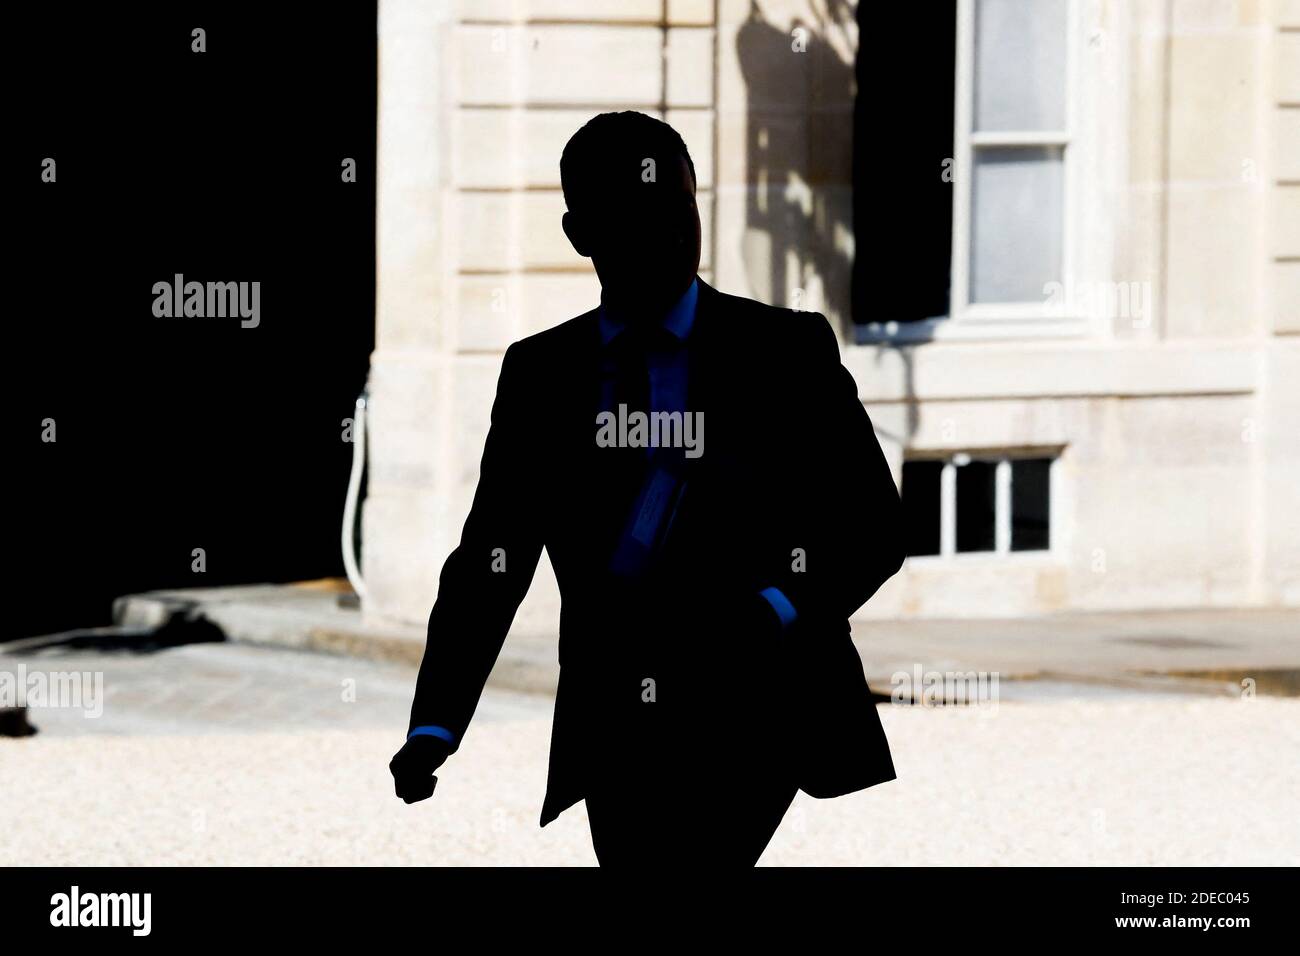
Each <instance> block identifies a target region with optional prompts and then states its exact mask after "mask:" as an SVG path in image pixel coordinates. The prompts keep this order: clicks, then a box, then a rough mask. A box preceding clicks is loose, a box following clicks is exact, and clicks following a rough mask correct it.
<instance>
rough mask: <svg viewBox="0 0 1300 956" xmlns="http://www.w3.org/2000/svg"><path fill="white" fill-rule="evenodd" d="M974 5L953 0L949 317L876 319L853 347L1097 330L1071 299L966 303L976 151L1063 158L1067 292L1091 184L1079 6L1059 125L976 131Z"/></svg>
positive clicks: (1070, 26) (1070, 12)
mask: <svg viewBox="0 0 1300 956" xmlns="http://www.w3.org/2000/svg"><path fill="white" fill-rule="evenodd" d="M976 2H977V0H957V57H956V69H955V83H954V88H955V96H956V103H955V109H954V124H953V152H954V156H953V215H952V263H951V269H952V271H951V287H950V291H949V314H948V315H946V316H935V317H932V318H928V319H923V320H920V321H914V322H890V321H887V322H880V323H870V324H866V325H863V326H861V327H860V328H859V330H858V333H857V336H856V341H857V343H858V344H871V343H873V342H887V343H891V344H908V343H919V342H928V341H935V340H948V339H952V340H958V341H961V340H970V339H977V340H978V339H1024V338H1030V339H1042V338H1075V337H1080V336H1085V335H1089V334H1091V333H1092V332H1094V331H1095V330H1094V329H1093V328H1092V327H1091V325H1090V322H1089V319H1088V317H1087V316H1086V314H1084V313H1083V311H1082V310H1080V309H1079V308H1078V304H1077V303H1076V302H1075V301H1074V297H1072V296H1069V295H1067V296H1066V299H1065V303H1064V305H1053V306H1049V304H1048V301H1047V300H1048V294H1047V293H1046V292H1044V294H1043V299H1042V301H1036V302H1006V303H972V302H971V301H970V261H971V182H972V176H973V173H974V151H975V148H976V147H977V146H1029V145H1032V146H1039V145H1041V146H1057V147H1060V149H1061V154H1062V164H1063V169H1062V179H1063V187H1062V188H1063V190H1064V196H1063V197H1062V230H1063V233H1064V235H1063V236H1062V247H1061V276H1060V277H1059V281H1060V282H1061V283H1063V284H1064V286H1065V287H1066V288H1067V289H1068V288H1070V287H1071V286H1072V283H1073V282H1075V281H1077V278H1078V276H1079V274H1080V272H1081V271H1082V268H1081V267H1082V265H1083V263H1082V259H1083V254H1084V250H1083V248H1082V246H1083V242H1082V235H1083V233H1084V228H1085V224H1084V222H1083V219H1084V218H1085V216H1084V210H1083V208H1082V204H1081V198H1080V193H1081V191H1082V188H1083V187H1084V186H1085V185H1091V180H1090V179H1088V180H1087V182H1085V179H1087V176H1086V173H1087V171H1086V169H1085V167H1086V165H1087V163H1088V162H1089V161H1090V160H1092V159H1094V158H1095V157H1092V156H1089V155H1086V153H1085V143H1084V139H1085V137H1084V136H1083V135H1081V134H1082V132H1083V131H1082V129H1081V126H1082V125H1088V124H1081V116H1080V112H1081V104H1080V100H1081V99H1082V98H1083V97H1084V96H1085V95H1087V91H1084V90H1083V89H1082V86H1083V83H1082V79H1083V78H1082V77H1081V76H1080V63H1079V46H1080V43H1081V42H1082V41H1081V38H1082V37H1083V36H1086V30H1085V26H1086V24H1085V22H1084V21H1083V17H1084V16H1085V15H1086V11H1085V6H1086V5H1085V4H1084V3H1082V2H1081V0H1067V7H1066V30H1067V34H1066V38H1065V51H1066V62H1065V63H1064V64H1063V68H1064V70H1065V74H1066V75H1065V128H1064V129H1061V130H1052V131H1040V130H1034V131H1014V130H1013V131H998V132H983V133H976V132H974V131H973V130H972V126H973V124H974V101H975V5H976Z"/></svg>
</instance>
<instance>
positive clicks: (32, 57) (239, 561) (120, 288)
mask: <svg viewBox="0 0 1300 956" xmlns="http://www.w3.org/2000/svg"><path fill="white" fill-rule="evenodd" d="M6 17H7V19H8V20H9V23H8V24H7V29H6V33H7V35H8V40H9V43H8V44H7V45H8V47H9V52H10V57H9V58H8V60H9V63H8V66H7V70H8V71H9V73H10V76H9V84H8V85H9V94H10V96H9V100H10V104H11V107H12V110H13V111H12V112H11V113H10V123H11V130H10V132H11V133H12V134H14V135H13V140H12V141H11V143H10V144H9V148H8V150H7V151H6V156H5V160H4V161H5V163H6V165H7V166H8V167H9V168H8V169H6V181H7V183H8V185H9V186H10V188H11V190H12V192H11V193H10V195H11V197H12V199H11V202H12V203H13V205H12V206H11V207H10V208H11V210H12V211H13V213H14V215H13V216H12V218H11V219H10V223H11V229H10V240H11V246H10V250H9V255H10V257H11V262H10V272H9V282H8V291H9V296H8V302H9V306H10V308H9V312H8V316H7V318H8V323H7V325H8V327H7V332H8V339H9V340H8V343H7V346H8V347H7V348H6V349H5V355H6V363H5V364H6V371H7V373H8V377H9V382H8V394H9V395H10V396H11V397H12V401H13V404H14V406H15V407H13V408H12V409H11V412H10V414H9V415H7V416H6V425H7V427H6V444H7V456H8V457H10V462H11V467H10V474H11V477H13V478H15V479H16V481H15V483H14V485H13V486H11V487H10V488H9V489H8V491H7V492H6V495H5V498H6V502H5V503H6V506H7V511H8V515H7V521H6V524H7V525H8V527H9V528H10V529H11V530H10V533H9V535H7V537H8V539H9V540H8V550H9V557H10V559H11V560H10V575H9V576H10V580H11V590H10V594H9V601H8V602H7V610H8V611H9V613H8V614H6V615H5V626H4V628H3V631H0V639H3V638H13V637H17V636H21V635H24V634H31V633H44V632H50V631H54V630H60V629H64V628H67V627H72V626H81V625H89V624H95V623H103V622H106V621H107V620H108V617H109V612H110V607H111V602H112V599H113V598H114V597H115V596H118V595H120V594H124V593H129V592H133V591H139V590H146V589H150V588H160V587H184V586H200V585H203V586H211V585H218V584H227V583H236V582H251V581H284V580H294V579H302V578H312V577H319V576H325V575H334V574H340V573H341V570H342V560H341V556H340V553H339V545H338V539H339V523H340V521H341V517H342V509H343V498H344V491H345V488H346V483H347V475H348V469H349V466H350V460H351V451H352V449H351V445H349V444H347V443H345V442H344V441H343V440H342V432H343V425H342V420H343V419H344V418H345V417H349V416H351V415H352V404H353V400H354V399H355V397H356V395H357V393H358V392H359V391H360V390H361V388H362V387H363V384H364V382H365V376H366V369H367V363H368V358H369V353H370V351H371V349H372V347H373V341H374V321H373V311H374V156H375V91H376V66H377V64H376V23H375V5H374V4H373V3H350V4H347V5H338V6H337V7H335V6H329V5H324V6H320V5H309V4H292V5H290V4H281V5H270V4H231V3H221V4H215V3H214V4H131V5H123V4H111V5H102V6H90V5H85V6H84V7H83V6H80V5H61V4H53V5H43V6H41V7H39V8H32V9H26V10H24V11H22V12H14V13H11V12H10V11H6ZM195 27H202V28H203V29H205V30H206V31H207V52H205V53H194V52H192V51H191V43H192V36H191V30H193V29H194V28H195ZM45 157H52V158H54V159H55V160H56V162H57V164H58V165H57V173H58V181H57V183H54V184H48V183H42V182H41V176H40V174H41V163H42V160H43V159H44V158H45ZM345 157H351V158H353V159H355V160H356V162H357V182H355V183H344V182H342V181H341V177H340V173H341V169H342V167H341V163H342V161H343V159H344V158H345ZM175 273H183V274H184V276H185V278H186V280H187V281H189V280H196V281H201V282H207V281H243V282H250V281H254V280H256V281H260V282H261V324H260V326H259V327H257V328H241V326H240V321H239V319H238V318H226V319H210V318H209V319H199V318H189V319H185V318H170V319H167V318H155V317H154V316H153V312H152V305H153V293H152V287H153V284H154V283H155V282H159V281H168V282H170V281H171V278H172V276H173V275H174V274H175ZM46 418H53V419H54V420H55V421H56V423H57V424H56V427H57V436H58V440H57V442H56V443H53V444H46V443H43V442H42V441H41V431H42V426H41V422H42V420H43V419H46ZM15 459H16V460H15ZM194 548H203V549H205V551H206V555H207V572H206V573H205V574H202V575H199V574H195V573H193V572H192V571H191V561H192V558H191V552H192V550H193V549H194Z"/></svg>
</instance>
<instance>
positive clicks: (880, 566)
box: [769, 313, 905, 621]
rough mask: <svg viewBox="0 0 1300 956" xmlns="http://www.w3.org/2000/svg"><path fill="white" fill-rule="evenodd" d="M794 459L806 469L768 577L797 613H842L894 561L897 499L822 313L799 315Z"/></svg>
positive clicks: (863, 597) (821, 616)
mask: <svg viewBox="0 0 1300 956" xmlns="http://www.w3.org/2000/svg"><path fill="white" fill-rule="evenodd" d="M800 327H801V330H803V331H804V332H805V334H806V336H807V338H806V339H805V342H804V346H805V347H804V348H802V349H799V350H798V352H797V354H798V355H799V356H800V358H799V362H800V366H801V367H800V368H799V374H798V379H797V380H798V382H799V385H798V388H799V390H800V391H801V392H803V396H800V397H801V398H804V397H806V402H805V401H798V402H797V403H796V404H797V405H798V407H799V409H800V414H799V416H798V421H799V425H798V428H799V430H800V432H801V435H800V440H799V441H798V442H797V443H796V445H795V447H796V448H797V449H798V452H797V454H798V455H799V457H800V460H799V461H797V462H795V463H794V464H795V466H796V467H797V468H798V469H799V470H800V471H801V472H802V473H803V474H804V475H806V476H808V482H806V483H805V484H804V490H803V493H802V494H801V495H800V500H799V501H798V502H796V507H795V513H796V515H797V518H796V521H795V522H794V526H793V528H792V529H791V531H792V533H791V536H790V538H789V540H788V543H789V544H790V545H791V547H790V551H791V552H792V553H791V555H789V557H788V560H785V558H784V556H783V560H784V564H783V566H782V567H781V568H780V569H779V571H778V572H777V574H776V579H775V580H774V581H771V582H769V583H770V584H771V585H772V586H775V587H777V588H779V589H780V590H781V592H782V593H783V594H784V595H785V596H786V597H787V598H788V600H789V601H790V603H791V604H792V605H793V606H794V609H795V611H796V612H797V613H798V615H799V618H800V619H801V620H805V619H817V620H827V619H829V620H835V621H843V620H846V619H847V618H848V617H849V616H850V615H852V614H853V612H855V611H856V610H857V609H858V608H860V607H862V605H864V604H865V603H866V602H867V600H868V599H869V598H870V597H871V596H872V595H873V594H875V593H876V591H877V590H878V589H879V588H880V586H881V585H882V584H884V583H885V581H887V580H888V579H889V578H890V577H891V576H893V575H894V573H895V572H897V571H898V569H899V568H900V567H902V564H903V559H904V556H905V545H904V539H903V525H902V505H901V502H900V501H899V496H898V489H897V488H896V487H895V485H894V479H893V476H892V475H891V473H890V470H889V464H888V462H887V461H886V460H885V454H884V452H883V451H882V450H881V447H880V442H879V441H878V440H877V439H876V433H875V429H874V427H873V426H872V424H871V419H870V417H869V416H868V415H867V411H866V409H865V408H863V407H862V402H861V401H860V400H859V399H858V389H857V384H856V383H855V382H854V380H853V376H852V374H850V372H849V370H848V369H846V368H845V367H844V365H843V364H842V363H841V362H840V353H839V343H838V342H837V340H836V338H835V333H834V332H833V331H832V330H831V326H830V323H829V322H827V321H826V318H825V317H824V316H822V315H820V314H817V313H805V314H804V315H803V316H801V321H800Z"/></svg>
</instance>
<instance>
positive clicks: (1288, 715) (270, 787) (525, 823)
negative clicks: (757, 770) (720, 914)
mask: <svg viewBox="0 0 1300 956" xmlns="http://www.w3.org/2000/svg"><path fill="white" fill-rule="evenodd" d="M495 693H496V692H493V691H489V694H488V698H489V699H488V700H486V701H485V707H486V708H487V710H488V711H489V713H491V714H492V715H493V716H492V717H491V718H490V719H485V720H482V721H476V723H475V725H474V726H473V728H472V729H471V731H470V734H469V736H468V739H467V740H466V742H465V747H464V749H463V750H462V751H461V752H460V753H459V754H457V755H456V756H455V757H453V758H452V760H451V761H450V762H449V763H448V764H447V766H445V767H444V768H443V772H442V773H441V774H440V783H439V786H438V791H437V793H436V794H435V795H434V798H433V799H432V800H431V801H428V802H425V803H422V804H416V805H414V806H411V807H407V806H406V805H405V804H403V803H401V802H400V801H399V800H397V799H396V798H395V797H394V796H393V793H392V787H391V780H390V778H389V775H388V771H387V762H388V759H389V757H390V756H391V754H392V752H393V750H394V749H395V746H396V744H395V740H394V738H395V734H394V732H393V730H392V729H391V728H389V729H385V730H379V729H374V728H370V727H360V728H349V729H345V730H333V731H322V730H314V729H310V728H303V727H297V728H293V729H291V730H289V731H287V732H256V731H255V732H244V733H204V734H195V733H188V732H187V733H179V734H178V733H170V734H150V733H144V734H141V733H140V732H139V731H138V730H136V731H135V732H134V733H127V734H120V733H82V734H60V733H47V734H42V735H38V736H36V737H32V738H28V739H20V740H7V739H0V780H2V781H3V782H4V798H3V801H2V802H0V865H4V866H9V865H15V864H19V865H21V864H39V865H139V864H165V865H170V864H181V865H196V864H199V865H202V864H226V865H257V864H312V865H314V864H332V865H388V864H403V865H480V864H484V865H502V864H504V865H592V864H594V863H595V857H594V855H593V854H592V851H591V845H590V841H589V837H588V834H587V829H586V818H585V814H584V810H583V807H582V805H581V804H579V805H578V806H576V807H574V808H573V809H571V810H569V811H567V812H566V813H565V814H563V815H562V816H561V817H560V819H559V820H558V821H556V822H555V823H553V824H551V825H550V826H548V827H547V828H546V829H544V830H543V829H540V828H539V827H538V826H537V819H538V814H539V812H540V807H541V800H542V792H543V785H544V781H545V773H546V766H545V761H546V747H547V742H548V739H549V734H550V720H549V706H550V705H549V702H547V701H543V700H538V701H537V702H536V703H535V704H532V705H527V706H521V705H519V704H518V701H516V700H508V701H507V702H506V703H507V705H508V706H499V702H496V701H494V700H492V699H491V698H492V697H493V695H494V694H495ZM39 716H40V715H39V712H34V713H33V717H34V719H36V720H37V722H38V723H39ZM882 717H883V719H884V722H885V727H886V731H887V733H888V735H889V739H890V742H891V744H892V747H893V750H894V754H895V760H896V764H897V767H898V771H899V779H898V780H897V781H894V782H892V783H889V784H885V785H882V786H879V787H875V788H872V789H871V790H868V791H865V792H863V793H858V794H854V795H851V796H848V797H841V798H839V799H837V800H829V801H819V800H813V799H811V798H809V797H807V796H805V795H803V794H800V795H799V797H798V799H797V800H796V801H795V804H794V807H793V808H792V809H791V811H790V813H789V814H788V815H787V817H786V820H785V822H784V823H783V824H782V827H781V829H780V830H779V831H778V833H777V835H776V837H775V838H774V839H773V841H772V843H771V845H770V846H769V847H768V850H767V853H766V854H765V855H764V858H763V861H762V862H763V863H764V864H767V865H861V864H869V865H881V864H884V865H893V864H899V865H988V864H994V865H1005V864H1014V865H1065V864H1084V865H1121V864H1135V865H1144V864H1161V865H1201V864H1207V865H1226V864H1233V865H1295V864H1297V863H1300V815H1297V814H1296V812H1295V810H1296V803H1295V801H1296V794H1297V793H1300V701H1296V700H1291V699H1278V698H1257V699H1254V700H1249V701H1238V700H1233V699H1220V698H1187V697H1140V698H1133V699H1122V700H1115V699H1066V700H1055V701H1028V702H1019V701H1017V702H1010V703H1008V702H1005V701H1004V702H1003V703H1002V704H1001V705H1000V706H999V707H998V708H996V710H984V709H979V708H949V709H922V708H915V707H885V708H882ZM398 733H399V734H400V731H398Z"/></svg>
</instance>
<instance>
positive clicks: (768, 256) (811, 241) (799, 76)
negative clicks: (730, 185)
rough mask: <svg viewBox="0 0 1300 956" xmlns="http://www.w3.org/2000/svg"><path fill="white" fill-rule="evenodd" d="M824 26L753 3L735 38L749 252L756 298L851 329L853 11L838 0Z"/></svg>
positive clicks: (843, 0) (828, 9) (746, 253)
mask: <svg viewBox="0 0 1300 956" xmlns="http://www.w3.org/2000/svg"><path fill="white" fill-rule="evenodd" d="M825 7H826V9H825V16H824V18H823V22H822V23H820V24H809V23H806V22H804V21H802V20H799V19H795V20H794V21H792V22H791V26H790V29H789V30H783V29H780V28H779V27H777V26H774V25H773V24H772V23H770V22H768V20H767V19H766V18H765V17H764V15H763V12H762V10H761V9H760V8H759V6H758V4H757V3H756V2H755V3H752V4H751V6H750V11H749V18H748V19H747V20H746V21H745V23H744V24H743V25H742V26H741V27H740V29H739V31H737V34H736V49H737V54H738V57H739V61H740V70H741V75H742V76H743V78H744V81H745V87H746V94H747V107H746V108H747V112H748V116H747V120H748V122H747V124H746V125H747V132H746V143H745V149H746V161H747V169H748V180H747V181H748V183H749V185H750V186H751V187H752V188H751V189H750V190H749V192H748V198H747V201H746V211H745V227H746V228H745V239H744V243H745V248H744V250H743V253H744V260H745V263H746V267H747V269H748V271H749V279H750V284H751V288H752V289H753V291H754V294H755V295H756V296H757V297H758V298H759V299H761V300H763V301H765V302H770V303H771V304H773V305H783V306H787V307H789V308H801V309H812V310H816V311H819V312H824V313H825V314H826V316H827V318H829V319H830V320H831V321H832V322H835V323H838V324H839V325H840V326H841V328H842V329H844V330H845V331H846V332H847V330H848V326H849V325H850V323H851V321H852V320H851V311H850V309H851V303H850V301H849V295H850V286H851V283H852V269H853V206H852V183H853V101H854V75H853V63H852V62H851V61H848V60H845V59H844V57H843V56H842V55H841V53H840V52H839V51H837V50H836V48H835V47H834V46H833V45H832V44H831V43H830V42H828V41H827V39H826V36H827V31H841V32H842V33H843V37H842V40H843V47H844V49H847V50H851V49H852V48H853V41H852V31H853V17H854V11H853V7H852V5H851V4H850V3H848V2H847V0H830V2H828V3H827V4H826V5H825Z"/></svg>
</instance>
